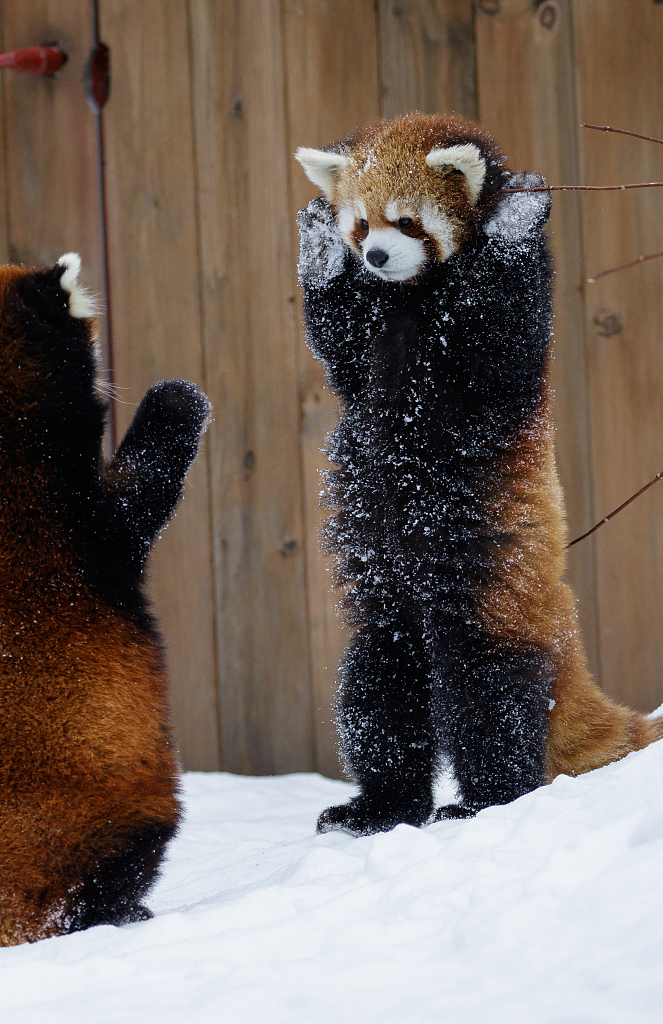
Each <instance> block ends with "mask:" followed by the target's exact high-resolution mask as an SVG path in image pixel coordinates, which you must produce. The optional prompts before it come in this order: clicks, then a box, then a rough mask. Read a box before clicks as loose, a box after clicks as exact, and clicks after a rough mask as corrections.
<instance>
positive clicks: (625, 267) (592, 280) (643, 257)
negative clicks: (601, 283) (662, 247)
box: [587, 251, 663, 284]
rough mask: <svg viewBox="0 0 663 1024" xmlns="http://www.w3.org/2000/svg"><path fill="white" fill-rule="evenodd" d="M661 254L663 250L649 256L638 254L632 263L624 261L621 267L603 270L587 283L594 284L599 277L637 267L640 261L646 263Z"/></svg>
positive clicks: (662, 254)
mask: <svg viewBox="0 0 663 1024" xmlns="http://www.w3.org/2000/svg"><path fill="white" fill-rule="evenodd" d="M660 256H663V251H661V252H652V253H650V254H649V256H638V258H637V260H631V262H630V263H622V265H621V266H620V267H610V270H602V271H601V273H600V274H594V277H588V278H587V284H594V282H595V281H598V279H599V277H605V275H606V274H616V273H617V271H618V270H628V269H629V267H637V266H639V264H640V263H645V262H646V261H647V260H656V259H658V258H659V257H660Z"/></svg>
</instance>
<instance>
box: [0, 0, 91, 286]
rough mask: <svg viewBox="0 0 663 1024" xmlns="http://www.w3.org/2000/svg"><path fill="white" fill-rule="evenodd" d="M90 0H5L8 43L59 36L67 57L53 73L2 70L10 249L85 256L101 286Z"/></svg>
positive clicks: (87, 274) (42, 256) (15, 253)
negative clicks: (90, 96)
mask: <svg viewBox="0 0 663 1024" xmlns="http://www.w3.org/2000/svg"><path fill="white" fill-rule="evenodd" d="M89 8H90V5H89V2H88V0H70V2H68V3H66V4H65V3H62V2H61V0H60V2H59V0H31V2H30V3H23V2H19V0H5V3H3V5H2V8H1V16H2V38H3V47H4V48H5V49H7V50H14V49H17V48H23V47H28V46H34V45H38V44H40V43H44V42H57V43H58V44H59V45H60V46H61V47H62V48H63V49H64V51H65V52H66V54H67V56H68V61H67V63H66V64H65V66H64V68H63V69H62V71H61V72H60V74H59V75H58V76H57V77H55V78H32V77H31V76H30V75H27V74H17V73H15V72H12V71H3V72H2V99H3V107H4V124H3V129H4V136H3V150H4V160H5V170H6V175H7V188H8V192H7V198H8V202H7V207H6V209H7V221H6V236H7V243H6V244H7V254H8V257H9V259H10V260H11V261H12V262H14V263H30V264H34V265H38V266H39V265H45V266H48V265H53V264H54V263H55V262H56V260H57V259H58V257H59V256H61V255H62V254H63V253H65V252H69V251H71V250H75V251H77V252H79V253H80V254H81V258H82V261H83V270H82V274H81V280H82V281H83V283H84V284H85V285H86V286H87V287H89V288H92V289H93V290H94V291H95V292H99V289H100V285H101V273H100V246H99V231H98V219H97V171H96V159H97V153H96V135H95V126H94V118H93V116H92V114H91V112H90V110H89V108H88V106H87V103H86V100H85V93H84V91H83V86H82V84H81V79H82V76H83V69H84V67H85V62H86V60H87V57H88V53H89V51H90V46H91V25H90V9H89Z"/></svg>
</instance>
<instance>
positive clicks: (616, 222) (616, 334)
mask: <svg viewBox="0 0 663 1024" xmlns="http://www.w3.org/2000/svg"><path fill="white" fill-rule="evenodd" d="M573 18H574V37H575V42H576V49H575V55H574V56H575V67H576V71H577V91H578V107H579V109H578V116H577V117H576V119H575V123H576V124H577V125H578V124H580V123H581V122H583V121H587V122H589V123H590V124H610V125H613V126H614V127H616V128H626V129H629V130H630V131H635V132H641V133H643V134H646V135H654V136H657V137H658V138H661V136H663V109H662V107H661V102H660V97H661V94H662V92H663V61H662V60H661V53H663V6H661V5H660V4H656V3H652V2H651V0H638V2H636V3H632V4H623V3H619V2H618V0H580V2H574V3H573ZM577 132H578V135H579V139H580V154H581V167H582V179H581V180H582V181H583V183H584V184H588V185H597V184H604V183H606V182H610V183H612V182H625V181H652V180H660V179H661V177H662V176H663V147H661V146H656V145H653V144H652V143H651V142H644V141H641V140H638V139H627V138H623V137H620V136H618V135H606V134H603V133H601V132H593V131H585V130H583V129H582V128H578V129H577ZM660 192H661V190H660V189H634V190H633V191H629V192H606V193H594V194H591V193H589V194H587V195H586V196H583V198H582V200H581V209H582V245H583V250H584V253H585V268H586V274H585V276H587V277H591V276H592V274H593V273H594V272H596V271H598V270H602V269H603V268H604V267H610V266H617V265H618V264H620V263H624V262H626V261H627V260H629V259H633V258H635V257H636V256H638V255H640V253H646V252H654V251H656V250H658V249H660V248H661V238H662V237H663V233H662V231H661V224H662V222H663V217H662V216H661V214H662V211H663V197H662V196H661V195H660V194H659V193H660ZM585 295H586V303H585V305H586V309H585V324H586V336H587V339H588V353H589V371H590V373H589V380H590V385H591V386H590V402H591V423H592V439H591V447H592V465H593V479H594V493H595V508H596V519H599V518H600V517H601V516H602V515H605V514H606V513H607V512H609V511H610V510H611V509H613V508H615V507H616V506H617V505H618V504H620V502H622V501H623V500H624V499H625V498H627V497H628V496H629V494H631V493H632V492H634V491H635V490H637V489H638V487H640V486H641V485H642V484H643V483H645V482H646V481H647V480H649V479H651V477H652V476H653V475H654V474H655V473H656V472H658V471H659V470H660V468H661V461H662V459H663V442H662V437H663V349H662V348H661V334H662V331H663V303H662V302H661V296H663V266H661V262H660V261H659V260H652V261H651V262H650V263H647V264H644V265H643V266H640V267H637V268H635V269H633V270H627V271H624V272H623V273H620V274H614V275H611V276H609V277H606V278H603V279H601V280H599V281H597V282H596V284H593V285H587V286H586V291H585ZM581 547H582V545H581V544H579V545H578V548H581ZM596 550H597V581H598V604H599V615H600V625H601V632H600V643H601V650H602V665H603V673H602V678H603V684H604V686H605V688H606V690H607V691H608V693H610V694H611V695H612V696H614V697H616V698H618V699H619V700H623V701H625V702H627V703H628V704H631V705H633V706H634V707H637V708H640V709H642V710H644V711H651V710H652V708H654V707H655V706H656V705H658V704H660V702H661V700H663V616H662V615H661V608H662V607H663V493H661V491H659V490H658V488H655V487H654V488H652V489H651V490H650V491H649V492H648V493H647V494H646V495H644V496H643V497H642V498H640V499H639V500H638V501H636V502H634V503H633V504H632V505H631V506H630V507H629V508H628V509H626V510H625V511H624V512H623V513H621V515H620V516H619V517H618V518H616V519H615V521H614V522H612V523H610V524H609V525H607V526H606V527H604V528H603V529H602V530H600V531H599V532H598V533H597V534H596Z"/></svg>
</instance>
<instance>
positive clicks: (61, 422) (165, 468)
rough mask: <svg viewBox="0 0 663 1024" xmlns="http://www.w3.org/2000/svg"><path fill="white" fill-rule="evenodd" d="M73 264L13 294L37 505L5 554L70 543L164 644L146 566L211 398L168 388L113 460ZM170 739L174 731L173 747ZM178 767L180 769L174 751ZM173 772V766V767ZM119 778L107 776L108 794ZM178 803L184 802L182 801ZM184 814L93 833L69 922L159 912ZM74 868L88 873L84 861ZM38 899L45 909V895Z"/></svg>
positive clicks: (78, 559)
mask: <svg viewBox="0 0 663 1024" xmlns="http://www.w3.org/2000/svg"><path fill="white" fill-rule="evenodd" d="M63 272H64V267H62V266H59V265H58V266H56V267H54V268H53V269H51V270H48V271H34V272H29V273H28V274H26V275H24V276H19V277H18V278H17V279H16V281H15V282H13V283H12V286H11V287H10V288H9V289H8V290H7V292H6V294H5V309H4V317H5V322H4V324H3V328H4V337H5V339H6V341H5V342H4V346H5V347H4V349H3V359H4V361H5V365H4V367H3V372H2V374H0V385H1V387H0V399H1V402H2V405H1V407H0V446H1V449H0V451H1V454H2V463H3V466H4V467H5V479H3V487H2V488H0V501H2V502H3V503H12V506H13V507H18V508H26V510H28V514H27V515H26V516H25V519H21V518H20V517H19V518H18V519H17V517H16V516H11V515H7V516H6V517H3V518H2V519H1V520H0V522H1V523H2V524H3V530H5V531H15V532H16V533H17V534H19V536H12V535H8V534H7V532H4V533H3V534H2V536H0V549H1V552H2V556H3V558H4V559H6V560H7V559H11V558H13V557H17V558H18V559H21V558H22V557H23V555H22V552H25V550H29V551H30V552H31V556H34V557H35V558H36V559H37V561H38V562H43V564H45V565H47V566H50V565H51V564H55V563H56V562H57V559H53V558H49V556H51V555H53V553H54V551H58V550H61V549H63V548H64V549H66V550H67V552H68V553H69V555H70V556H71V557H72V558H73V566H74V580H75V579H76V576H78V578H79V579H80V587H81V590H82V589H83V588H86V589H87V590H88V591H91V592H92V593H93V594H96V595H98V596H99V597H100V598H101V599H102V601H103V602H104V603H105V604H106V605H110V606H111V607H112V608H118V609H121V610H122V611H123V613H124V614H125V615H126V616H127V617H129V619H132V620H133V621H134V622H135V624H136V625H137V627H138V628H139V630H140V632H141V633H142V635H143V636H145V637H146V640H147V641H148V642H149V643H151V644H152V645H156V646H157V647H159V646H160V644H161V641H160V637H159V634H158V631H157V628H156V624H155V623H154V621H153V619H152V616H151V614H150V612H149V608H148V604H147V599H146V596H145V594H144V591H143V585H142V584H143V570H144V566H145V561H146V558H147V555H148V553H149V550H150V546H151V544H152V542H153V541H154V539H155V537H156V536H157V534H158V533H159V531H160V530H161V529H162V528H163V527H164V525H165V524H166V522H167V521H168V519H169V518H170V516H171V515H172V512H173V510H174V508H175V506H176V504H177V502H178V500H179V498H180V496H181V492H182V487H183V484H184V478H185V476H186V472H187V470H188V468H189V466H190V464H191V463H192V461H193V459H194V458H195V455H196V452H197V448H198V443H199V439H200V436H201V433H202V431H203V429H204V425H205V422H206V420H207V418H208V417H209V414H210V403H209V402H208V400H207V398H206V397H205V395H204V394H203V393H202V392H201V391H200V390H199V389H198V388H197V387H196V386H195V385H194V384H192V383H190V382H188V381H182V380H173V381H165V382H161V383H159V384H156V385H155V386H154V387H152V388H150V390H149V391H148V392H147V394H146V395H145V397H144V398H143V400H142V401H141V403H140V405H139V407H138V409H137V411H136V413H135V415H134V418H133V421H132V423H131V426H130V427H129V429H128V431H127V433H126V435H125V437H124V440H123V441H122V443H121V445H120V447H119V448H118V450H117V452H116V454H115V456H114V458H113V459H112V461H111V462H110V463H109V464H108V465H105V464H104V462H103V460H102V458H101V454H100V452H101V440H102V435H103V430H104V417H105V412H106V407H105V403H104V402H103V401H102V400H101V398H100V397H99V396H98V395H97V393H96V391H95V388H94V379H95V372H96V370H95V359H94V354H93V351H92V348H91V345H90V338H89V323H88V322H87V321H85V320H78V319H75V318H73V317H71V316H70V315H69V312H68V304H69V296H68V295H67V293H66V292H64V291H63V289H62V288H61V286H60V280H61V277H62V274H63ZM34 509H40V510H42V511H43V518H40V516H38V515H35V514H32V511H33V510H34ZM28 534H30V537H29V541H30V542H29V544H26V543H25V542H26V539H27V537H28ZM15 553H16V554H15ZM40 553H41V554H43V556H44V557H43V559H40V557H39V556H40ZM68 557H69V556H68ZM67 564H69V563H68V562H67ZM31 572H32V567H31V566H30V565H24V564H22V563H21V562H20V561H19V562H18V563H17V578H19V579H20V581H21V585H22V586H25V580H27V581H28V587H29V586H31V583H30V580H31ZM35 585H36V584H35ZM76 585H77V584H76V582H74V584H73V590H75V589H76ZM39 586H47V587H49V588H53V589H54V590H57V589H58V587H59V586H60V581H59V580H58V579H56V578H53V579H46V581H45V583H44V581H41V582H40V583H39ZM66 586H67V600H69V599H70V598H71V600H72V602H73V599H74V597H75V594H74V593H73V590H72V584H71V581H70V580H69V578H68V579H67V581H66ZM37 592H38V591H37ZM18 600H20V599H19V598H17V601H18ZM139 682H140V681H139V680H137V684H138V683H139ZM162 728H163V729H164V731H165V729H166V725H165V721H164V723H163V725H162ZM169 745H170V740H169V737H168V736H167V735H164V747H165V748H167V747H168V746H169ZM172 764H173V768H174V760H173V762H172ZM162 770H163V771H165V772H168V767H167V766H165V767H164V768H162ZM20 782H21V780H17V785H18V784H19V783H20ZM115 783H116V780H115V779H114V778H113V777H111V776H109V779H108V788H109V790H112V788H113V786H114V785H115ZM100 785H103V780H101V782H100ZM168 785H172V787H173V789H174V788H175V786H176V784H175V782H174V780H173V779H170V780H167V781H166V782H165V783H164V789H165V790H166V789H167V787H168ZM173 803H174V806H175V808H176V807H177V803H176V800H175V798H174V797H173ZM176 817H177V811H175V812H173V819H174V820H172V821H171V822H168V823H165V822H150V820H149V816H148V820H146V821H140V820H137V822H136V825H135V828H134V829H132V830H130V831H129V833H128V834H125V833H126V828H125V826H124V825H123V826H122V828H121V829H120V834H117V830H116V826H115V823H114V822H113V821H109V823H108V834H107V835H106V834H104V835H99V836H96V837H95V836H91V837H89V845H90V847H91V849H92V850H94V849H95V848H97V849H99V850H100V851H102V852H101V853H100V854H99V856H100V858H101V859H100V860H99V861H98V862H97V863H96V866H95V867H94V869H93V870H92V871H91V873H90V874H89V875H88V876H87V877H86V878H84V879H83V882H82V883H81V884H80V885H77V884H75V883H76V879H74V882H72V887H73V888H72V891H71V902H70V905H69V906H68V907H67V909H66V921H65V925H66V927H67V929H68V930H69V931H76V930H79V929H82V928H88V927H90V926H91V925H95V924H102V923H107V924H122V923H125V922H128V921H134V920H142V919H144V918H146V917H149V916H150V915H149V911H147V910H146V909H145V908H144V907H143V905H142V900H143V897H144V896H145V894H146V893H147V891H148V889H149V888H150V886H151V884H152V883H153V881H154V879H155V877H156V875H157V873H158V868H159V864H160V862H161V860H162V858H163V854H164V851H165V847H166V844H167V843H168V841H169V839H170V838H171V837H172V835H173V834H174V832H175V830H176V824H177V823H176ZM86 841H87V840H86ZM74 861H75V858H74ZM72 870H73V871H77V870H78V864H77V863H73V866H72ZM64 881H65V882H67V880H66V879H65V880H64ZM47 896H48V893H45V894H44V899H46V898H47ZM34 902H35V905H36V906H38V905H39V894H36V895H35V898H34Z"/></svg>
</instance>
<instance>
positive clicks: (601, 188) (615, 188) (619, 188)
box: [500, 181, 663, 192]
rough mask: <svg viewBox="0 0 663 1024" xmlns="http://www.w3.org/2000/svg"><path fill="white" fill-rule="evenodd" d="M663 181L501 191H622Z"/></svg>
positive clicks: (551, 186)
mask: <svg viewBox="0 0 663 1024" xmlns="http://www.w3.org/2000/svg"><path fill="white" fill-rule="evenodd" d="M662 187H663V181H636V182H634V183H633V184H630V185H534V186H532V187H531V188H502V189H500V192H621V191H623V190H624V189H627V188H662Z"/></svg>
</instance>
